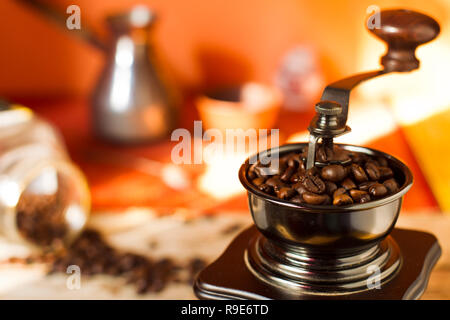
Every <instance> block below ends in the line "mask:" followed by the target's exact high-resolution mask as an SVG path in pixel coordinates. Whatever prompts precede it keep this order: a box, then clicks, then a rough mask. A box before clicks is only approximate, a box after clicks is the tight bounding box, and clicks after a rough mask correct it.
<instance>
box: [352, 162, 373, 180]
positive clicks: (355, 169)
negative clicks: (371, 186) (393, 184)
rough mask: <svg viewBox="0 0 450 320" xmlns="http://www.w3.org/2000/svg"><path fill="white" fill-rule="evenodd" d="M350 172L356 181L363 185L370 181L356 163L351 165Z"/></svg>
mask: <svg viewBox="0 0 450 320" xmlns="http://www.w3.org/2000/svg"><path fill="white" fill-rule="evenodd" d="M350 170H351V172H352V175H353V178H355V180H356V181H357V182H359V183H361V182H365V181H367V180H369V178H368V177H367V175H366V173H365V172H364V169H363V168H361V167H360V166H359V165H357V164H356V163H352V164H351V166H350Z"/></svg>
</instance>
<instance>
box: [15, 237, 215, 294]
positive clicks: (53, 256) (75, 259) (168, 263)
mask: <svg viewBox="0 0 450 320" xmlns="http://www.w3.org/2000/svg"><path fill="white" fill-rule="evenodd" d="M8 262H9V263H25V264H32V263H46V264H48V265H49V266H50V267H49V274H53V273H64V274H67V273H66V272H67V270H68V269H67V268H68V267H69V266H71V265H76V266H78V267H79V268H80V271H81V274H82V275H84V276H93V275H109V276H114V277H122V278H125V279H126V282H127V283H129V284H132V285H133V286H134V287H135V288H136V292H137V293H138V294H145V293H151V292H160V291H162V290H163V289H164V288H165V287H166V286H167V285H168V284H170V283H186V284H188V285H192V284H193V283H194V280H195V277H196V275H197V274H198V273H199V272H200V271H201V270H202V269H203V268H204V267H205V266H206V261H205V260H204V259H202V258H200V257H193V258H191V259H190V260H188V261H187V263H185V264H181V263H175V262H174V261H173V260H172V259H169V258H159V259H152V258H149V257H147V256H142V255H138V254H135V253H131V252H122V251H119V250H117V249H115V248H113V247H112V246H110V245H109V244H108V243H107V242H106V241H105V240H104V239H103V237H102V236H101V234H100V233H99V232H98V231H96V230H93V229H86V230H84V231H83V232H82V233H81V234H80V235H79V236H78V237H77V239H75V241H74V242H73V243H72V244H71V245H70V246H66V247H62V248H59V249H58V250H55V249H54V248H53V249H50V248H47V249H46V250H44V251H43V252H42V253H39V254H37V255H33V256H29V257H27V258H24V259H21V258H11V259H9V261H8Z"/></svg>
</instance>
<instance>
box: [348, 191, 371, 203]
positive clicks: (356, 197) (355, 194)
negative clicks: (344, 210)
mask: <svg viewBox="0 0 450 320" xmlns="http://www.w3.org/2000/svg"><path fill="white" fill-rule="evenodd" d="M350 196H351V197H352V199H353V201H354V202H359V203H363V202H367V201H369V200H370V195H369V194H368V193H367V192H366V191H362V190H358V189H352V190H350Z"/></svg>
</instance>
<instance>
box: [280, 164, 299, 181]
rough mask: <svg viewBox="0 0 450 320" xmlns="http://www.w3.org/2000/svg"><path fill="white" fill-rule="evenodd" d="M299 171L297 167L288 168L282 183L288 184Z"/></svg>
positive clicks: (283, 175)
mask: <svg viewBox="0 0 450 320" xmlns="http://www.w3.org/2000/svg"><path fill="white" fill-rule="evenodd" d="M296 171H297V169H296V168H295V167H287V169H286V170H285V171H284V173H283V174H282V175H281V181H283V182H288V181H289V179H290V178H291V177H292V175H293V174H294V173H295V172H296Z"/></svg>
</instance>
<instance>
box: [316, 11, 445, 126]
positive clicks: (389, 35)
mask: <svg viewBox="0 0 450 320" xmlns="http://www.w3.org/2000/svg"><path fill="white" fill-rule="evenodd" d="M371 18H374V19H375V22H377V21H376V17H375V16H372V17H370V18H369V19H371ZM379 20H380V21H379V23H380V25H379V27H377V26H376V24H375V25H374V28H371V29H369V31H370V32H372V33H373V34H374V35H375V36H377V37H378V38H380V39H381V40H383V41H384V42H386V44H387V51H386V54H385V55H384V56H383V57H382V58H381V65H382V66H383V67H384V68H383V69H381V70H379V71H372V72H367V73H362V74H357V75H354V76H351V77H348V78H345V79H342V80H339V81H337V82H334V83H332V84H330V85H328V86H327V87H326V88H325V90H324V91H323V94H322V98H321V100H322V101H323V100H331V101H335V102H338V103H339V104H340V105H341V106H342V113H341V114H340V115H339V122H340V123H341V124H342V125H345V123H346V122H347V115H348V102H349V98H350V91H351V90H352V89H353V88H354V87H355V86H357V85H358V84H359V83H361V82H363V81H365V80H369V79H372V78H374V77H377V76H380V75H383V74H386V73H389V72H408V71H412V70H414V69H417V68H419V60H418V59H417V58H416V55H415V51H416V48H417V47H418V46H419V45H422V44H424V43H427V42H429V41H431V40H433V39H434V38H436V37H437V35H438V34H439V31H440V27H439V24H438V23H437V22H436V21H435V20H434V19H433V18H431V17H429V16H427V15H425V14H422V13H419V12H415V11H411V10H405V9H396V10H383V11H381V12H379Z"/></svg>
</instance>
